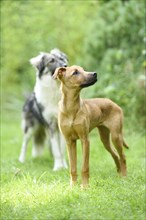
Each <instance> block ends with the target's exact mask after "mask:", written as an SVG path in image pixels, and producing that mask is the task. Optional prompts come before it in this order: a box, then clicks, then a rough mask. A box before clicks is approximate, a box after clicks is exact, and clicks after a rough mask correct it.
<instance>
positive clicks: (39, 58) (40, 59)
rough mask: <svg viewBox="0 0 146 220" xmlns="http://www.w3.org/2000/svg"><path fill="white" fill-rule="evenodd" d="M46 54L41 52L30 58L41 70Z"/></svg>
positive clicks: (33, 64)
mask: <svg viewBox="0 0 146 220" xmlns="http://www.w3.org/2000/svg"><path fill="white" fill-rule="evenodd" d="M44 56H45V55H44V54H40V55H38V56H37V57H33V58H31V59H30V63H31V64H32V66H34V67H35V68H36V69H37V70H40V66H42V62H43V61H44V59H43V57H44Z"/></svg>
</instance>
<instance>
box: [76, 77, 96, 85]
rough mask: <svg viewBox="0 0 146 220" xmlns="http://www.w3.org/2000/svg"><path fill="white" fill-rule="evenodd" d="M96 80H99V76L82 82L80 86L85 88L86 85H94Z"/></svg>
mask: <svg viewBox="0 0 146 220" xmlns="http://www.w3.org/2000/svg"><path fill="white" fill-rule="evenodd" d="M96 82H97V77H96V78H94V79H92V80H90V81H88V82H85V83H82V84H81V85H80V87H81V88H85V87H88V86H92V85H94V84H95V83H96Z"/></svg>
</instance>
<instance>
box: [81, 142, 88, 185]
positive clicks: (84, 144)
mask: <svg viewBox="0 0 146 220" xmlns="http://www.w3.org/2000/svg"><path fill="white" fill-rule="evenodd" d="M81 142H82V152H83V158H82V185H81V187H82V188H85V187H87V186H88V184H89V140H88V138H86V139H82V140H81Z"/></svg>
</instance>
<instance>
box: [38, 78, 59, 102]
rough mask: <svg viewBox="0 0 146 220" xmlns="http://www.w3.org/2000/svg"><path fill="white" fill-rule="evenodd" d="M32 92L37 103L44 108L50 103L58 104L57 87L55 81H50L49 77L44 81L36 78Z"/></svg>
mask: <svg viewBox="0 0 146 220" xmlns="http://www.w3.org/2000/svg"><path fill="white" fill-rule="evenodd" d="M34 92H35V95H36V98H37V101H38V102H39V103H42V104H43V105H45V106H46V105H48V104H49V103H50V102H52V103H54V102H55V103H58V100H59V92H58V85H57V83H56V81H54V80H52V77H51V76H50V77H48V78H44V79H39V77H37V78H36V84H35V87H34ZM49 101H50V102H49Z"/></svg>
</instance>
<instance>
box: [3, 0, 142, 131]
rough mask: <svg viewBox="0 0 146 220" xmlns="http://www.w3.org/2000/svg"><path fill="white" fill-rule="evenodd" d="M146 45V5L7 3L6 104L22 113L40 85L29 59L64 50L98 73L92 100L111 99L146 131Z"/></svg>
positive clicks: (101, 0) (133, 1)
mask: <svg viewBox="0 0 146 220" xmlns="http://www.w3.org/2000/svg"><path fill="white" fill-rule="evenodd" d="M144 39H145V1H144V0H139V1H137V0H87V1H80V0H77V1H71V0H67V1H62V0H57V1H45V0H44V1H39V0H38V1H31V0H30V1H9V0H8V1H1V51H2V57H1V84H2V103H4V105H5V104H6V103H7V104H6V105H5V107H7V108H14V109H15V108H16V109H18V106H17V105H18V104H19V107H20V106H21V105H22V103H21V101H22V100H24V96H25V95H26V94H28V93H29V92H30V91H32V89H33V86H34V82H35V74H34V69H33V68H32V67H31V65H30V64H29V59H30V58H31V57H33V56H36V55H37V54H38V53H39V51H49V50H51V49H52V48H54V47H58V48H60V49H61V50H63V51H64V52H65V53H66V54H67V55H68V57H69V61H70V65H72V64H78V65H82V66H83V67H84V68H86V69H88V70H91V71H97V73H98V76H99V82H98V83H97V84H96V86H94V87H92V88H90V89H88V91H85V92H84V93H85V94H86V96H89V97H109V98H111V99H112V100H113V101H116V102H117V103H118V104H119V105H121V107H122V108H123V109H124V111H125V115H126V117H129V118H130V121H131V124H135V125H136V124H137V123H140V127H143V126H144V124H145V121H144V119H145V109H144V98H145V97H144V96H145V94H144V88H141V87H140V86H139V83H138V79H139V77H140V75H141V74H144V68H145V66H146V64H145V63H144V54H145V52H144ZM11 96H12V97H13V103H11ZM137 119H138V121H137ZM138 129H139V128H138Z"/></svg>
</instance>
